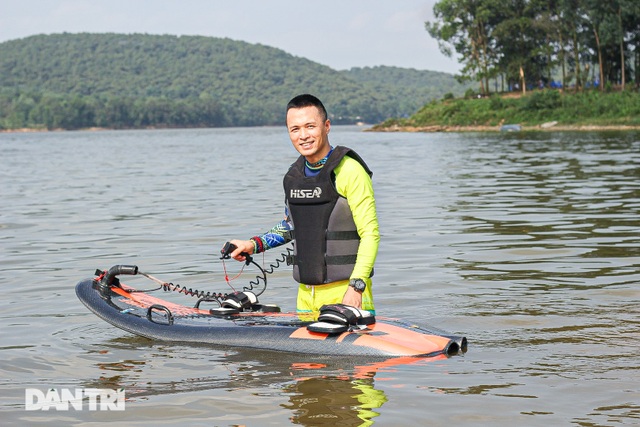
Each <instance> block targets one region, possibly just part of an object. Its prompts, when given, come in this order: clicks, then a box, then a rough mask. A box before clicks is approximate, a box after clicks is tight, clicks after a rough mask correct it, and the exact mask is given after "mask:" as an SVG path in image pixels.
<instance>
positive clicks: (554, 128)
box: [366, 123, 640, 133]
mask: <svg viewBox="0 0 640 427" xmlns="http://www.w3.org/2000/svg"><path fill="white" fill-rule="evenodd" d="M503 126H518V127H519V129H502V127H503ZM630 130H640V125H559V124H553V123H544V124H542V125H535V126H522V125H518V124H514V125H506V124H505V125H499V126H446V125H431V126H400V125H393V126H389V127H377V126H373V127H371V128H369V129H367V130H366V132H414V133H416V132H424V133H433V132H452V133H453V132H531V131H534V132H578V131H580V132H593V131H630Z"/></svg>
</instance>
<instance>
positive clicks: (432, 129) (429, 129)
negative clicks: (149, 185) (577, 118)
mask: <svg viewBox="0 0 640 427" xmlns="http://www.w3.org/2000/svg"><path fill="white" fill-rule="evenodd" d="M503 126H505V129H502V127H503ZM514 126H515V127H517V128H515V129H514V128H513V127H514ZM154 129H200V128H168V127H167V128H165V127H144V128H126V129H116V128H106V127H90V128H82V129H62V128H57V129H46V128H17V129H0V133H36V132H79V131H80V132H99V131H109V130H154ZM632 130H640V125H560V124H555V123H553V122H551V123H543V124H541V125H535V126H525V125H519V124H503V125H498V126H486V125H481V126H471V125H469V126H448V125H430V126H400V125H393V126H389V127H379V125H373V126H372V127H369V128H366V129H363V131H364V132H409V133H418V132H423V133H436V132H444V133H454V132H594V131H632Z"/></svg>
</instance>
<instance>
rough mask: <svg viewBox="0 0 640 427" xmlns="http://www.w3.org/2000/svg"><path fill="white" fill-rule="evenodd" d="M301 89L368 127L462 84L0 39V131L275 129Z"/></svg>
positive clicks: (82, 39) (218, 52) (279, 62)
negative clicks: (169, 128)
mask: <svg viewBox="0 0 640 427" xmlns="http://www.w3.org/2000/svg"><path fill="white" fill-rule="evenodd" d="M306 92H308V93H313V94H316V95H317V96H319V97H320V98H321V99H323V101H324V102H325V104H326V105H327V108H328V110H329V112H330V114H331V115H332V119H333V120H334V123H353V122H356V121H364V122H369V123H377V122H381V121H383V120H385V119H387V118H389V117H402V116H408V115H411V114H413V113H414V112H416V111H417V110H418V109H419V108H420V107H421V106H422V105H424V104H425V103H427V102H429V101H430V100H432V99H437V98H441V97H442V96H443V95H444V94H446V93H449V92H451V93H454V94H461V93H463V92H464V88H463V87H462V86H461V85H460V84H458V83H457V82H456V81H455V79H454V78H453V76H452V75H448V74H444V73H437V72H431V71H417V70H410V69H401V68H394V67H374V68H354V69H351V70H348V71H337V70H333V69H331V68H329V67H327V66H324V65H321V64H318V63H315V62H312V61H310V60H308V59H305V58H300V57H296V56H293V55H290V54H288V53H286V52H284V51H282V50H280V49H276V48H272V47H268V46H264V45H260V44H249V43H245V42H241V41H234V40H230V39H222V38H212V37H200V36H180V37H178V36H170V35H162V36H158V35H143V34H134V35H124V34H67V33H65V34H54V35H39V36H32V37H28V38H24V39H19V40H12V41H8V42H4V43H0V128H18V127H46V128H66V129H76V128H82V127H91V126H102V127H113V128H131V127H145V126H176V127H193V126H254V125H272V124H282V123H283V116H284V112H283V109H284V104H285V103H286V102H287V101H288V100H289V99H290V98H291V97H292V96H295V95H297V94H300V93H306Z"/></svg>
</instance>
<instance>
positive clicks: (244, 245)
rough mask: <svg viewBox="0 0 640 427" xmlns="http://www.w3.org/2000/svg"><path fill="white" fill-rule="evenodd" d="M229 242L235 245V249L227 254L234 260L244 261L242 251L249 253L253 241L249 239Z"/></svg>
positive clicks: (250, 252)
mask: <svg viewBox="0 0 640 427" xmlns="http://www.w3.org/2000/svg"><path fill="white" fill-rule="evenodd" d="M229 243H231V244H233V245H235V246H236V249H235V250H234V251H233V252H231V253H230V254H229V256H230V257H231V258H233V259H235V260H236V261H245V260H246V257H245V256H244V255H242V254H243V253H245V254H249V255H251V254H252V253H253V242H252V241H251V240H230V241H229Z"/></svg>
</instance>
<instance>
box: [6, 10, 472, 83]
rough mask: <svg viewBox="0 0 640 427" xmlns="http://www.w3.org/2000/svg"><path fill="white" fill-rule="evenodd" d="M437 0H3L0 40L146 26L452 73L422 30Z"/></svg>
mask: <svg viewBox="0 0 640 427" xmlns="http://www.w3.org/2000/svg"><path fill="white" fill-rule="evenodd" d="M435 3H436V0H319V1H308V0H0V42H4V41H7V40H13V39H19V38H24V37H28V36H32V35H36V34H53V33H62V32H68V33H79V32H91V33H107V32H111V33H124V34H132V33H146V34H172V35H200V36H211V37H226V38H230V39H233V40H242V41H245V42H249V43H260V44H263V45H267V46H272V47H276V48H279V49H282V50H284V51H286V52H288V53H290V54H292V55H295V56H299V57H303V58H307V59H310V60H312V61H314V62H318V63H320V64H323V65H328V66H329V67H331V68H333V69H335V70H346V69H349V68H351V67H373V66H378V65H387V66H395V67H403V68H415V69H418V70H431V71H443V72H447V73H452V74H455V73H457V72H458V71H459V70H460V69H461V66H460V64H458V62H457V60H456V59H455V58H448V57H446V56H444V55H443V54H442V53H441V52H440V50H439V48H438V43H437V41H436V40H434V39H432V38H431V36H429V33H427V31H426V30H425V26H424V24H425V22H426V21H433V19H434V18H433V12H432V10H433V5H434V4H435Z"/></svg>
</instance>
